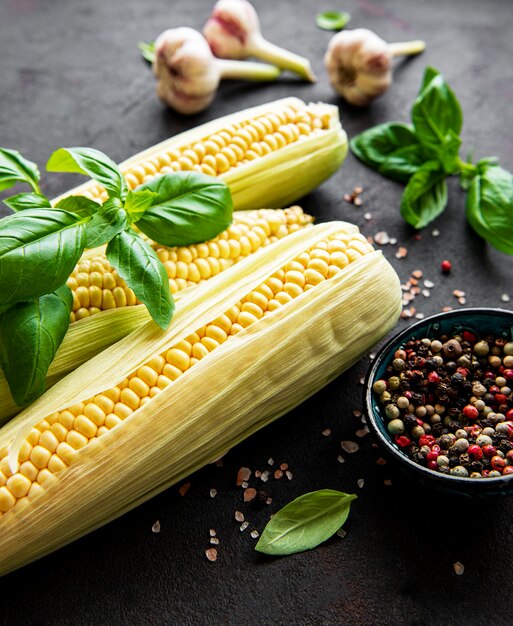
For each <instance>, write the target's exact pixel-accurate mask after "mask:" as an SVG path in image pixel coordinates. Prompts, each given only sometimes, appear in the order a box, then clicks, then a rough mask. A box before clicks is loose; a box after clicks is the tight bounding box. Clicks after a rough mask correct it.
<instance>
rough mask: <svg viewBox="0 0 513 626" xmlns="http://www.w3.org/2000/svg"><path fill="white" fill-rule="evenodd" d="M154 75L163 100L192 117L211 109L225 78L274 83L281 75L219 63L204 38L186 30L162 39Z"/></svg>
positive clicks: (275, 71) (168, 32)
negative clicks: (208, 108)
mask: <svg viewBox="0 0 513 626" xmlns="http://www.w3.org/2000/svg"><path fill="white" fill-rule="evenodd" d="M153 71H154V73H155V76H156V77H157V81H158V83H157V95H158V96H159V98H160V99H161V100H162V101H163V102H165V103H166V104H168V105H169V106H170V107H171V108H173V109H175V110H176V111H178V112H179V113H184V114H189V115H190V114H193V113H199V112H200V111H203V110H204V109H206V108H207V107H208V106H209V104H210V103H211V102H212V100H213V99H214V96H215V93H216V90H217V88H218V86H219V82H220V81H221V79H223V78H227V79H230V78H231V79H249V80H274V79H275V78H277V77H278V76H279V75H280V70H279V68H277V67H274V66H272V65H266V64H264V63H243V62H238V61H225V60H221V59H216V58H215V57H214V56H213V55H212V51H211V50H210V46H209V45H208V42H207V41H206V39H205V38H204V37H203V35H202V34H201V33H199V32H197V31H195V30H193V29H192V28H188V27H185V26H184V27H181V28H175V29H169V30H166V31H164V32H163V33H161V34H160V35H159V36H158V38H157V39H156V41H155V58H154V61H153Z"/></svg>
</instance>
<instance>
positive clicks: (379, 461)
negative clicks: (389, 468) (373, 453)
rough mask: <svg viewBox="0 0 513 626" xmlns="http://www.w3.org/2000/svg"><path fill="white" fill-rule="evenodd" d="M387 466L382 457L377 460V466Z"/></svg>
mask: <svg viewBox="0 0 513 626" xmlns="http://www.w3.org/2000/svg"><path fill="white" fill-rule="evenodd" d="M386 464H387V462H386V460H385V459H384V458H383V457H382V456H380V457H379V459H376V465H386Z"/></svg>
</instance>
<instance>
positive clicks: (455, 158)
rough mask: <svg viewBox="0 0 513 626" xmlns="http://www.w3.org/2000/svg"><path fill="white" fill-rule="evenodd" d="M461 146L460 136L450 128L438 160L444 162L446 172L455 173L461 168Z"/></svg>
mask: <svg viewBox="0 0 513 626" xmlns="http://www.w3.org/2000/svg"><path fill="white" fill-rule="evenodd" d="M460 146H461V139H460V136H459V135H457V134H456V133H455V132H453V131H452V130H450V131H449V132H448V133H447V135H446V136H445V137H444V142H443V145H442V147H441V149H440V151H439V156H438V160H439V161H440V163H441V164H442V167H443V168H444V172H445V173H446V174H454V173H455V172H456V171H457V170H458V169H459V165H458V164H459V160H460V157H459V154H460Z"/></svg>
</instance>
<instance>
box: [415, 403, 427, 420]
mask: <svg viewBox="0 0 513 626" xmlns="http://www.w3.org/2000/svg"><path fill="white" fill-rule="evenodd" d="M415 415H416V416H417V417H420V418H421V419H422V418H423V417H426V415H427V409H426V407H425V406H418V407H417V408H416V409H415Z"/></svg>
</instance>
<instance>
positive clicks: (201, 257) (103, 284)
mask: <svg viewBox="0 0 513 626" xmlns="http://www.w3.org/2000/svg"><path fill="white" fill-rule="evenodd" d="M311 222H312V217H311V216H310V215H307V214H306V213H303V211H302V209H301V208H300V207H298V206H295V207H290V208H288V209H283V210H282V209H259V210H256V211H236V212H235V213H234V222H233V224H232V226H230V228H229V229H228V230H227V231H225V232H223V233H221V235H219V236H218V237H216V238H215V239H213V240H212V241H210V242H206V243H205V244H196V245H192V246H188V247H183V248H166V247H164V246H159V245H157V244H154V245H153V247H154V248H155V250H156V251H157V254H158V255H159V257H160V258H161V260H162V261H163V263H164V265H165V267H166V270H167V272H168V275H169V277H170V278H169V286H170V289H171V291H172V292H173V293H174V294H175V299H176V298H177V297H179V292H180V291H181V290H182V289H185V288H186V287H189V286H193V285H194V284H197V282H202V281H203V280H205V279H206V276H207V271H206V270H207V266H206V265H205V263H208V268H210V269H211V271H210V274H211V275H215V274H217V273H218V272H219V271H222V270H224V269H226V268H227V267H231V266H232V265H233V264H234V263H236V262H239V261H240V260H241V259H242V258H244V256H247V255H249V254H252V253H253V252H255V251H257V250H258V249H259V248H260V247H264V246H267V245H269V244H270V243H272V242H273V241H276V240H277V239H281V238H282V237H285V236H286V235H288V234H290V233H293V232H295V231H296V230H298V229H299V228H303V227H305V226H308V225H309V224H310V223H311ZM221 254H222V255H223V256H228V258H223V257H222V256H221ZM183 259H187V260H188V261H189V262H188V264H187V265H186V264H185V262H184V260H183ZM186 272H187V273H186ZM177 273H178V274H180V276H177ZM194 279H195V280H194ZM67 284H68V287H70V289H71V290H72V292H73V310H72V312H71V322H76V321H80V324H78V323H76V324H75V323H72V324H71V326H70V329H69V330H68V333H67V335H66V337H65V338H64V341H63V342H62V344H61V346H60V348H59V350H58V352H57V355H56V357H55V359H54V361H53V363H52V365H51V366H50V370H49V372H48V376H47V379H46V388H47V389H49V388H50V387H51V386H52V385H53V384H55V383H56V382H57V381H58V380H59V379H60V378H62V377H63V376H65V375H66V374H68V373H69V372H70V371H72V370H73V369H75V368H76V367H78V366H79V365H82V363H84V362H85V361H87V360H88V359H90V358H92V357H93V356H94V355H95V354H98V352H101V350H103V349H105V348H106V347H107V346H109V345H111V344H113V343H115V342H116V341H118V340H119V339H121V338H122V337H124V336H125V335H128V333H130V332H131V331H132V330H134V329H135V328H137V327H138V326H139V325H140V324H143V323H144V322H146V321H148V319H149V314H148V312H147V310H146V308H145V307H144V306H143V305H140V304H139V305H137V306H130V305H136V302H137V301H136V298H135V295H134V293H133V291H132V290H131V289H130V288H129V287H127V286H126V284H125V282H124V281H123V280H122V279H121V278H120V277H119V276H118V274H117V272H116V270H114V268H112V267H111V265H110V264H109V262H108V261H107V258H106V257H105V254H104V253H103V252H101V251H98V249H97V250H96V251H91V250H90V251H87V252H86V254H85V255H84V257H83V259H82V260H81V262H80V263H79V264H78V265H77V267H76V269H75V271H74V272H73V274H72V275H71V277H70V279H69V280H68V283H67ZM100 312H101V315H99V316H98V315H96V313H100ZM93 315H94V319H91V318H92V316H93ZM100 318H101V319H100ZM19 411H20V408H19V407H18V406H17V405H16V404H15V403H14V400H13V399H12V397H11V394H10V391H9V387H8V385H7V381H6V379H5V376H4V375H3V372H2V371H1V370H0V425H2V424H3V423H5V422H6V421H7V420H8V419H9V418H10V417H12V416H13V415H16V413H18V412H19Z"/></svg>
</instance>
